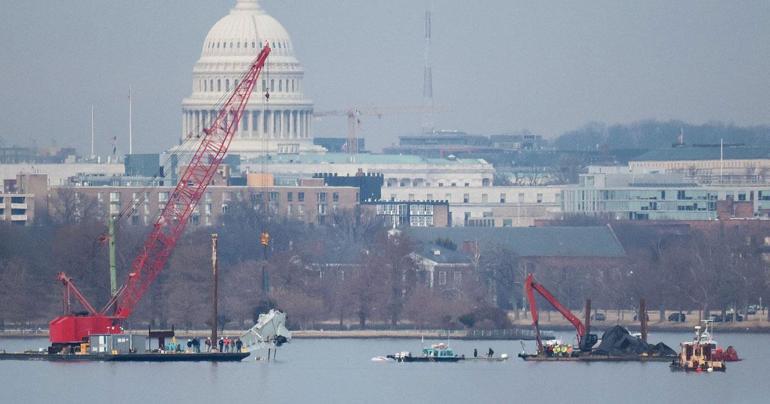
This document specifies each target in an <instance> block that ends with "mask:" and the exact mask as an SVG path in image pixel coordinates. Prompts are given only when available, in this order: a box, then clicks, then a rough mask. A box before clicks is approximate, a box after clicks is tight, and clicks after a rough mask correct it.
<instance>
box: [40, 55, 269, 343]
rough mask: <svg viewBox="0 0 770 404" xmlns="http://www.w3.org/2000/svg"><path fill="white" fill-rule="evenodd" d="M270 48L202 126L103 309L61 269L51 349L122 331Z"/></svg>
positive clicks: (229, 136) (175, 237)
mask: <svg viewBox="0 0 770 404" xmlns="http://www.w3.org/2000/svg"><path fill="white" fill-rule="evenodd" d="M270 50H271V49H270V46H269V45H268V44H267V43H265V45H264V47H263V48H262V51H261V52H260V53H259V55H258V56H257V58H256V59H255V60H254V62H252V64H251V67H250V68H249V70H248V72H247V73H246V74H245V75H244V76H243V78H242V79H241V81H240V83H239V84H238V85H237V86H236V87H235V89H233V92H232V93H231V94H230V97H229V98H228V99H227V101H226V102H225V103H224V105H223V106H222V108H221V109H220V110H219V114H218V115H217V117H216V119H215V120H214V121H213V122H212V123H211V126H210V127H209V128H207V129H204V130H203V136H202V138H201V141H200V144H199V145H198V148H197V150H196V152H195V153H194V154H193V156H192V158H191V160H190V164H189V165H188V166H187V169H186V170H185V171H184V173H183V174H182V176H181V178H180V180H179V183H178V184H177V185H176V188H175V189H174V192H173V193H172V194H171V195H170V197H169V199H168V202H167V203H166V206H165V207H164V208H163V210H162V211H161V213H160V215H159V216H158V218H157V219H156V220H155V223H154V225H153V228H152V232H150V234H149V236H147V239H146V241H145V243H144V247H143V248H142V250H141V251H140V253H139V255H138V256H137V257H136V258H135V259H134V261H133V263H132V264H131V272H130V273H129V275H128V281H127V282H126V284H125V285H123V286H122V287H121V288H120V289H119V290H118V291H117V293H116V294H115V295H114V296H113V297H112V299H111V300H110V301H109V302H108V303H107V304H106V305H105V306H104V308H103V309H101V310H100V311H98V312H97V311H96V310H95V309H94V308H93V305H91V304H90V303H89V302H88V300H86V298H85V297H84V296H83V295H82V294H81V293H80V291H78V289H77V287H75V285H74V283H73V282H72V279H70V278H69V277H67V275H65V274H64V273H60V274H59V278H58V279H59V281H61V282H62V283H63V284H64V286H65V292H64V300H65V301H64V307H65V314H64V315H62V316H59V317H57V318H55V319H53V320H52V321H51V322H50V324H49V330H50V337H49V338H50V340H51V346H52V349H56V348H59V349H60V348H62V347H65V346H69V345H72V344H78V343H80V342H82V341H83V340H84V339H86V338H87V337H88V336H89V335H92V334H118V333H122V332H123V331H122V328H121V324H122V322H123V320H125V319H126V318H128V317H129V316H130V315H131V313H132V312H133V310H134V308H135V307H136V305H137V303H139V300H140V299H141V298H142V295H144V293H145V292H146V291H147V289H148V288H149V287H150V285H151V284H152V282H153V281H154V280H155V278H156V277H157V276H158V274H159V273H160V271H161V270H163V267H164V266H165V265H166V261H168V258H169V256H170V255H171V252H172V251H173V250H174V247H175V246H176V243H177V241H179V238H180V237H181V236H182V233H183V232H184V229H185V227H186V225H187V222H188V220H189V218H190V215H191V214H192V213H193V210H194V209H195V206H196V205H197V203H198V201H200V199H201V197H202V196H203V194H204V193H205V191H206V187H208V185H209V182H210V181H211V178H212V177H213V176H214V174H215V173H216V170H217V168H218V167H219V165H220V163H221V162H222V160H223V159H224V157H225V154H226V153H227V149H228V148H229V147H230V142H231V141H232V140H233V135H234V134H235V131H236V130H237V128H238V123H239V122H240V120H241V116H242V115H243V111H244V109H245V108H246V104H247V103H248V101H249V98H250V97H251V94H252V91H253V90H254V87H255V86H256V84H257V79H258V78H259V74H260V72H261V71H262V68H263V67H264V66H265V62H266V60H267V57H268V55H269V54H270ZM71 293H74V294H75V296H76V297H77V299H78V300H79V301H80V302H81V304H82V305H83V306H84V307H85V308H86V309H87V310H88V314H85V315H74V314H72V312H71V311H70V307H69V296H70V294H71ZM109 313H113V314H109Z"/></svg>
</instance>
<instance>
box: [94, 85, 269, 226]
mask: <svg viewBox="0 0 770 404" xmlns="http://www.w3.org/2000/svg"><path fill="white" fill-rule="evenodd" d="M247 74H248V72H245V73H242V74H241V75H240V76H239V79H237V80H236V81H234V82H233V84H234V85H233V90H232V91H235V89H236V88H237V87H238V84H236V83H240V82H242V81H243V79H244V78H245V77H246V75H247ZM232 91H229V90H228V91H224V92H222V95H221V96H220V97H219V99H218V100H217V101H216V102H215V103H214V105H213V108H214V111H220V110H221V108H222V107H223V106H224V105H225V103H226V102H227V100H228V99H229V98H230V97H231V96H232ZM266 97H268V98H269V93H268V94H266ZM214 120H216V117H212V118H211V120H210V121H209V122H207V123H208V124H209V125H211V124H212V123H213V121H214ZM204 126H205V125H204ZM200 138H201V134H200V128H198V133H197V134H195V136H193V133H192V132H191V133H189V134H187V135H186V136H185V138H184V139H183V140H182V142H181V144H180V145H179V147H177V148H176V149H175V150H174V151H173V152H171V153H168V154H167V155H166V158H165V161H164V162H163V164H161V165H160V167H159V169H158V171H157V172H155V174H154V175H153V176H152V177H151V180H150V181H149V184H148V185H147V186H145V187H143V188H142V189H140V190H139V191H140V192H139V193H140V195H141V196H140V197H139V198H138V199H136V200H134V199H132V200H131V203H130V204H128V205H127V206H126V207H124V208H123V209H121V211H120V212H119V213H118V214H117V215H115V226H116V228H115V230H116V231H117V229H118V227H119V226H120V224H121V223H122V221H123V219H124V218H126V217H129V216H133V215H134V213H135V212H136V210H137V209H138V208H139V206H142V205H144V204H145V203H146V202H147V197H148V196H149V191H151V190H153V189H157V188H159V187H160V185H159V182H158V179H159V178H161V170H162V169H163V167H166V166H167V165H168V164H169V163H170V162H171V161H172V160H173V159H174V157H177V162H180V160H182V159H183V158H187V159H188V160H189V158H191V153H192V152H194V151H195V150H196V149H197V147H198V143H199V142H198V141H199V140H200ZM182 165H184V164H182ZM108 214H109V213H108Z"/></svg>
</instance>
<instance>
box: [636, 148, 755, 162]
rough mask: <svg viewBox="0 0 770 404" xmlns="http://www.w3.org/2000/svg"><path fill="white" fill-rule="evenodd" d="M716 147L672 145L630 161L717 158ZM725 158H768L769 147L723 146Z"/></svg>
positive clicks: (718, 155)
mask: <svg viewBox="0 0 770 404" xmlns="http://www.w3.org/2000/svg"><path fill="white" fill-rule="evenodd" d="M719 149H720V148H719V146H716V147H672V148H670V149H659V150H650V151H648V152H647V153H644V154H642V155H641V156H638V157H634V158H632V159H631V160H632V161H676V160H719V158H720V150H719ZM724 159H725V160H754V159H770V149H767V148H762V147H725V148H724Z"/></svg>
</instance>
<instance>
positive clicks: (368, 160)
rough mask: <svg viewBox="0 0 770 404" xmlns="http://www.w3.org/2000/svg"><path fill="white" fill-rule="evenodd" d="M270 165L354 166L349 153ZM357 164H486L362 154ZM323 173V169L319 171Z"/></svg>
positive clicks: (276, 158)
mask: <svg viewBox="0 0 770 404" xmlns="http://www.w3.org/2000/svg"><path fill="white" fill-rule="evenodd" d="M264 158H265V157H259V158H257V159H255V160H254V162H261V161H262V160H263V159H264ZM267 158H268V161H269V163H272V164H352V163H350V155H349V154H347V153H326V154H279V155H271V156H268V157H267ZM355 161H356V163H355V164H431V165H463V164H484V165H487V164H489V163H487V162H486V161H484V160H482V159H452V160H450V159H438V158H425V157H421V156H415V155H402V154H369V153H362V154H358V155H356V159H355ZM319 170H320V171H322V169H319Z"/></svg>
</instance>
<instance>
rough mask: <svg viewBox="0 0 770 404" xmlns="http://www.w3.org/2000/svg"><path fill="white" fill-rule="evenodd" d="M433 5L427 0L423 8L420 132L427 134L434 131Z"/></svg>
mask: <svg viewBox="0 0 770 404" xmlns="http://www.w3.org/2000/svg"><path fill="white" fill-rule="evenodd" d="M432 9H433V7H432V6H431V2H430V1H428V4H427V10H425V71H424V72H423V78H422V80H423V83H422V102H423V106H424V107H425V112H424V113H423V116H422V133H424V134H429V133H433V132H434V124H433V107H434V105H433V66H432V65H431V57H430V56H431V55H430V45H431V36H432V31H433V28H432V25H433V21H432V20H433V12H432Z"/></svg>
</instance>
